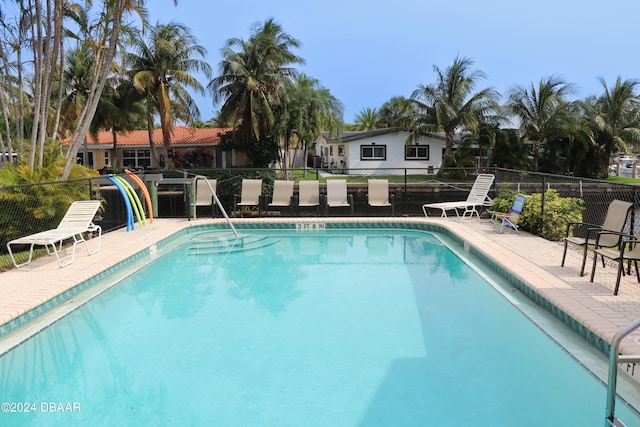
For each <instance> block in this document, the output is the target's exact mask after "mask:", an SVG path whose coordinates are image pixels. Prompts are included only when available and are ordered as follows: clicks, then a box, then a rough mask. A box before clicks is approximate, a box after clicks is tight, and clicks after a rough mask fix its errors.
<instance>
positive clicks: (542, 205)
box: [538, 175, 545, 235]
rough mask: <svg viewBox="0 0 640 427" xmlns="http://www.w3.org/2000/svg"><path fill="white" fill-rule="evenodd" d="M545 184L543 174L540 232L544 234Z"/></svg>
mask: <svg viewBox="0 0 640 427" xmlns="http://www.w3.org/2000/svg"><path fill="white" fill-rule="evenodd" d="M544 184H545V176H544V175H542V199H541V201H540V213H541V214H540V226H539V227H540V229H539V230H538V234H540V235H542V228H543V226H544Z"/></svg>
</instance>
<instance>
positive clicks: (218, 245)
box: [187, 235, 279, 255]
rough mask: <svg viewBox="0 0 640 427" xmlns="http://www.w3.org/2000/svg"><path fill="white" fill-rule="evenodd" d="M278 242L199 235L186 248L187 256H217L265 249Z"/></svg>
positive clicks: (265, 237) (254, 237) (258, 237)
mask: <svg viewBox="0 0 640 427" xmlns="http://www.w3.org/2000/svg"><path fill="white" fill-rule="evenodd" d="M278 241H279V240H277V239H274V238H272V237H269V236H240V237H238V238H236V237H227V236H212V235H211V236H206V235H205V236H203V235H200V236H198V238H197V239H196V240H194V241H193V242H191V244H190V245H189V247H188V248H187V252H188V254H189V255H218V254H226V253H232V252H246V251H251V250H257V249H262V248H266V247H267V246H271V245H274V244H276V243H278Z"/></svg>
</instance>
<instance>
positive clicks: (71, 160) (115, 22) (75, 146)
mask: <svg viewBox="0 0 640 427" xmlns="http://www.w3.org/2000/svg"><path fill="white" fill-rule="evenodd" d="M176 1H177V0H174V3H175V2H176ZM144 5H145V1H144V0H103V2H102V4H101V5H100V7H97V8H96V9H95V11H96V15H97V16H98V17H99V18H97V19H96V20H95V24H94V25H91V26H90V28H91V29H92V33H91V34H92V37H91V40H92V41H93V43H92V45H91V46H92V49H93V50H94V57H95V65H94V70H93V79H92V81H91V88H90V90H89V94H88V96H87V102H86V104H85V106H84V108H83V110H82V113H81V114H80V119H79V121H78V125H77V126H76V129H75V130H74V132H73V134H72V135H71V141H70V143H69V149H68V151H67V155H66V163H65V168H64V171H63V174H62V178H63V179H65V178H67V177H68V176H69V173H70V172H71V168H72V166H73V165H74V164H75V162H76V154H77V153H78V150H79V148H80V146H81V145H82V143H83V142H84V141H85V138H86V136H87V133H88V132H89V128H90V127H91V122H92V121H93V116H94V114H95V112H96V109H97V108H98V102H99V101H100V96H101V95H102V90H103V89H104V86H105V84H106V83H107V79H108V77H109V74H110V72H111V66H112V64H113V60H114V58H115V55H116V49H117V47H118V40H119V37H120V32H121V29H122V20H123V19H124V18H125V17H126V16H128V15H129V14H130V13H131V12H132V11H135V12H137V13H138V14H140V16H141V17H142V19H143V24H144V25H146V11H145V9H144ZM92 10H93V9H92Z"/></svg>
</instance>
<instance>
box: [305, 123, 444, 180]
mask: <svg viewBox="0 0 640 427" xmlns="http://www.w3.org/2000/svg"><path fill="white" fill-rule="evenodd" d="M407 135H408V132H407V131H406V130H402V129H398V128H395V129H391V128H385V129H375V130H371V131H359V132H344V133H343V134H342V135H341V136H340V137H339V138H331V139H328V140H327V139H326V138H325V137H321V138H320V139H319V140H318V141H316V147H315V148H316V154H317V157H316V162H320V165H314V166H316V167H322V168H326V169H329V170H337V171H344V173H349V174H352V175H371V174H376V173H378V174H386V173H387V172H385V171H384V169H386V168H403V169H404V168H406V169H407V173H409V174H424V173H425V170H426V171H427V172H433V170H434V169H438V168H439V167H440V166H441V164H442V153H443V152H444V148H445V140H444V137H439V136H437V135H432V136H424V137H421V138H420V139H419V140H418V141H414V142H412V143H411V144H407ZM347 170H348V171H347Z"/></svg>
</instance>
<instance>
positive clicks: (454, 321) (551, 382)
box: [0, 230, 640, 426]
mask: <svg viewBox="0 0 640 427" xmlns="http://www.w3.org/2000/svg"><path fill="white" fill-rule="evenodd" d="M218 234H219V233H216V232H202V233H199V234H196V235H194V236H189V238H188V239H187V241H186V242H185V243H184V244H183V245H180V246H179V247H177V248H176V249H175V250H173V251H171V252H170V253H168V254H166V255H163V256H162V257H161V258H159V259H158V260H157V262H155V263H154V264H152V265H151V266H149V267H146V268H143V269H141V270H140V271H138V272H137V273H136V274H134V275H132V276H130V277H127V278H126V279H124V280H123V281H122V282H121V283H120V284H118V285H117V286H116V287H113V288H110V289H109V290H108V291H106V292H104V293H103V294H102V295H100V296H99V297H98V298H96V299H94V300H92V301H91V302H90V303H89V304H86V305H83V306H82V307H80V308H79V309H77V310H75V311H73V312H72V313H71V314H69V315H67V316H66V317H64V318H63V319H62V320H60V321H58V322H57V323H55V324H54V325H52V326H51V327H49V328H46V329H45V330H43V331H42V332H41V333H39V334H37V335H35V336H34V337H33V338H31V339H30V340H28V341H26V342H24V343H23V344H22V345H20V346H19V347H17V348H15V349H13V350H12V351H11V352H9V353H8V354H6V355H4V356H3V357H2V358H0V374H1V375H2V377H1V383H0V390H1V391H0V393H1V394H2V397H1V398H0V401H2V402H14V403H17V402H20V403H23V405H22V409H24V403H36V407H35V408H34V409H35V412H30V413H24V412H21V413H0V417H2V418H1V419H4V420H8V421H9V423H10V424H15V425H20V423H22V424H23V425H33V424H34V423H36V424H37V425H74V424H77V425H126V424H129V425H183V424H192V425H332V426H333V425H345V426H369V425H385V426H386V425H456V426H459V425H491V426H501V425H502V426H513V425H517V426H528V425H531V426H538V425H563V426H564V425H570V426H572V425H575V426H585V425H602V421H603V419H604V403H605V395H606V390H605V389H604V387H603V386H602V384H600V383H599V382H598V381H597V380H596V379H595V378H594V376H593V375H591V374H590V373H589V372H587V371H586V370H585V369H584V367H583V366H581V365H580V364H578V363H576V361H575V360H574V359H573V358H572V357H570V356H569V355H568V354H567V352H566V351H565V350H564V349H562V348H561V347H559V346H558V345H556V344H555V343H554V342H553V341H552V340H551V339H550V338H549V337H548V335H547V334H546V333H543V332H542V331H541V330H540V329H539V328H538V327H537V326H536V325H534V324H533V323H532V322H531V321H530V320H529V318H528V317H527V316H526V315H525V314H524V310H523V305H525V304H526V300H525V299H521V298H519V295H518V293H517V292H516V291H515V290H513V289H512V288H510V287H509V286H508V285H507V284H505V283H501V282H500V280H499V278H497V277H495V275H492V274H491V272H488V271H483V270H481V269H477V268H474V267H473V265H472V264H471V263H467V262H465V261H468V258H469V255H468V254H465V253H464V251H463V250H461V248H456V247H455V244H454V243H452V242H448V241H446V238H444V237H443V236H438V235H434V234H430V233H425V232H417V231H401V230H359V231H343V230H325V231H311V232H306V231H301V232H294V231H286V230H252V231H251V232H250V235H249V236H248V237H247V239H245V241H244V246H239V245H231V246H227V245H226V243H227V242H228V240H227V239H226V238H217V236H218ZM445 243H446V244H445ZM471 261H473V260H471ZM43 403H45V406H44V411H43V410H42V409H43V407H42V404H43ZM50 404H53V406H51V405H50ZM75 404H77V405H78V409H79V411H74V410H73V409H74V408H75V406H74V405H75ZM67 407H68V408H69V411H68V412H64V410H66V409H67ZM29 408H31V407H29ZM17 409H19V408H18V407H17V405H16V410H17ZM51 409H52V410H51ZM58 409H61V410H60V411H58ZM617 409H618V411H617V412H618V414H617V415H618V416H619V417H620V418H621V419H622V420H623V421H625V422H626V423H627V425H629V426H632V425H640V424H639V423H638V421H637V420H638V419H637V417H636V416H635V414H633V413H631V412H630V411H629V410H628V409H627V408H626V407H625V406H624V405H622V404H619V405H618V407H617ZM51 412H55V413H51ZM514 420H515V421H514ZM3 425H4V423H3Z"/></svg>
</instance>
